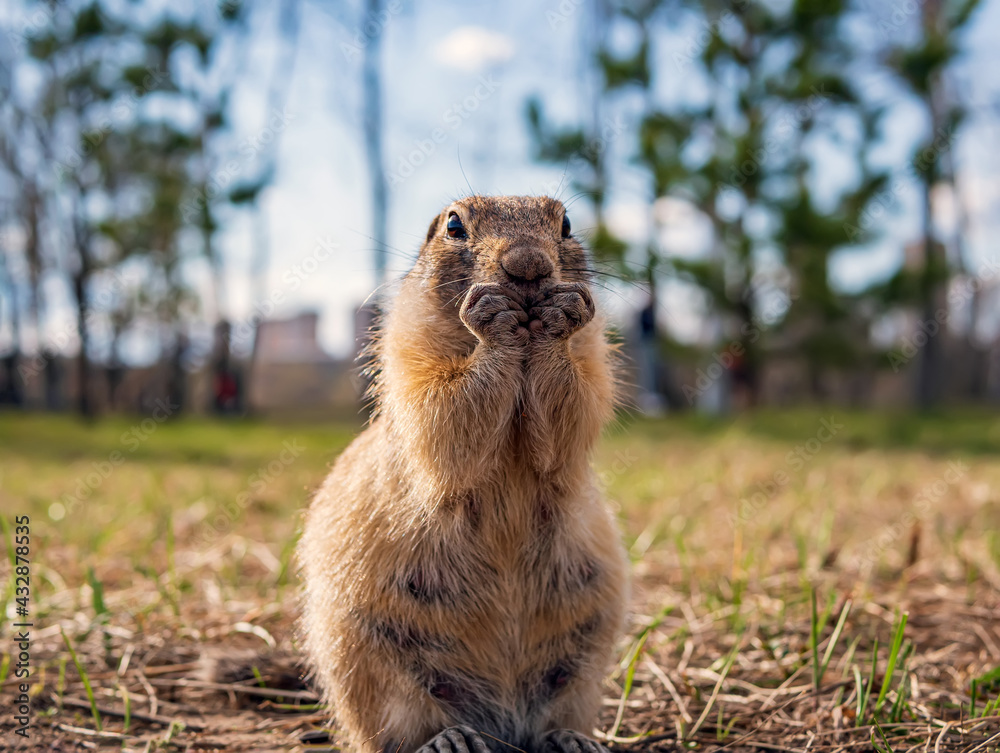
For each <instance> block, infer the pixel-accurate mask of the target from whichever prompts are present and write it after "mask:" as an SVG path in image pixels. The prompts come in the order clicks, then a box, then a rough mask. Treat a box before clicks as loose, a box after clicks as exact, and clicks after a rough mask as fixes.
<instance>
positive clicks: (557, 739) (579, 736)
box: [539, 729, 608, 753]
mask: <svg viewBox="0 0 1000 753" xmlns="http://www.w3.org/2000/svg"><path fill="white" fill-rule="evenodd" d="M539 750H540V753H608V749H607V748H605V747H604V746H603V745H601V744H600V743H599V742H597V741H596V740H592V739H591V738H589V737H587V736H586V735H584V734H583V733H582V732H576V731H575V730H571V729H557V730H552V731H551V732H549V733H547V734H546V735H545V737H544V738H543V740H542V744H541V746H540V747H539Z"/></svg>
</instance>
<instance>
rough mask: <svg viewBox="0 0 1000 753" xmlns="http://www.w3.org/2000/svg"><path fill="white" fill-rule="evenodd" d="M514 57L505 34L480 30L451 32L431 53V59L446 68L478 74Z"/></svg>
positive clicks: (511, 45)
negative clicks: (432, 56)
mask: <svg viewBox="0 0 1000 753" xmlns="http://www.w3.org/2000/svg"><path fill="white" fill-rule="evenodd" d="M513 56H514V41H513V40H512V39H511V38H510V37H508V36H507V35H506V34H501V33H500V32H496V31H490V30H489V29H484V28H483V27H481V26H462V27H460V28H458V29H455V30H454V31H453V32H451V33H450V34H449V35H448V36H446V37H445V38H444V39H442V40H441V42H440V43H439V44H438V45H437V47H436V48H435V49H434V59H435V60H436V61H437V62H439V63H441V64H442V65H446V66H448V67H449V68H457V69H458V70H461V71H466V72H468V73H479V72H480V71H482V70H484V69H485V68H487V67H489V66H490V65H494V64H496V63H504V62H506V61H508V60H510V59H511V58H512V57H513Z"/></svg>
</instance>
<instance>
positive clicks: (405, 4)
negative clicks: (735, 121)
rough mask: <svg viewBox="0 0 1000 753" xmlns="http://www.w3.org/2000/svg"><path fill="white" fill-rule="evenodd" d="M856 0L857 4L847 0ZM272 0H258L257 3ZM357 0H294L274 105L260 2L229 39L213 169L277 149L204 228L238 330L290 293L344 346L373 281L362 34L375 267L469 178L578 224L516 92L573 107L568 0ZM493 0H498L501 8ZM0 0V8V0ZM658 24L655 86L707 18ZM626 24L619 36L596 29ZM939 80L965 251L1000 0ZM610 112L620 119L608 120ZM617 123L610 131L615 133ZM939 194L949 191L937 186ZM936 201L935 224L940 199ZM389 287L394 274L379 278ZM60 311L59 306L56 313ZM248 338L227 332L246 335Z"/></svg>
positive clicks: (134, 348) (669, 310)
mask: <svg viewBox="0 0 1000 753" xmlns="http://www.w3.org/2000/svg"><path fill="white" fill-rule="evenodd" d="M0 4H2V2H0ZM863 4H864V3H863ZM276 5H277V4H276V3H274V4H270V5H268V4H264V6H263V7H265V8H268V7H272V8H273V7H274V6H276ZM360 5H361V4H360V3H358V2H356V1H355V2H340V1H338V0H302V9H303V10H302V12H303V16H302V21H301V31H300V35H299V38H298V43H297V49H296V62H295V69H294V75H293V76H292V78H291V80H290V81H289V82H288V87H287V93H286V94H287V96H286V104H285V106H284V107H283V108H280V112H267V111H266V93H265V92H266V84H265V83H264V82H266V81H267V76H268V75H269V70H270V66H271V64H272V62H273V60H274V56H275V55H276V54H277V53H278V49H279V48H278V43H277V38H276V34H275V33H274V31H273V30H274V29H275V28H276V26H277V24H276V19H275V17H274V13H273V12H270V13H269V12H268V11H267V10H265V12H263V13H258V14H257V15H256V16H255V24H256V34H255V37H256V38H257V40H258V41H257V42H256V43H255V44H254V46H253V48H252V49H250V50H241V51H239V54H240V55H241V56H242V58H241V59H240V62H239V64H240V65H241V67H244V68H245V71H246V76H245V78H244V81H243V83H242V84H241V85H240V86H239V87H238V89H237V91H236V95H235V97H234V99H233V103H232V105H233V112H234V114H235V117H234V119H233V122H234V123H235V131H236V132H235V135H234V142H235V143H236V145H237V153H238V154H239V157H238V159H237V161H236V163H235V168H234V169H233V166H232V165H230V166H229V167H228V168H227V169H224V170H220V172H219V175H217V176H216V177H217V178H218V179H219V180H220V181H223V180H226V179H227V178H235V179H238V178H239V177H240V176H241V175H244V176H246V175H252V174H254V171H255V169H256V168H257V167H259V162H258V161H259V160H260V159H261V158H262V156H263V155H264V154H266V153H267V150H269V149H273V148H276V149H277V163H276V164H277V172H276V176H275V180H274V182H273V184H272V185H271V186H269V187H268V188H267V189H265V191H264V193H263V194H262V197H261V202H260V206H261V207H262V211H263V215H262V216H261V217H258V218H253V217H250V216H248V215H247V213H246V212H234V213H233V214H232V217H231V219H232V221H231V222H230V223H229V225H228V226H227V228H226V229H225V230H224V231H223V232H222V234H221V236H220V241H221V244H222V248H223V250H224V255H225V258H226V260H227V267H228V270H229V272H228V274H227V279H226V285H225V288H226V296H225V298H226V301H225V310H226V313H227V314H228V315H229V317H230V318H231V319H232V320H233V321H234V322H235V327H236V330H237V333H239V332H240V331H244V332H249V331H250V328H249V327H248V326H247V323H248V322H249V321H251V319H252V317H254V316H255V315H256V316H260V315H262V314H263V315H267V316H271V317H274V316H277V317H282V316H290V315H294V314H295V313H298V312H300V311H305V310H315V311H318V312H319V313H320V315H321V319H320V321H321V324H320V340H321V345H322V346H323V347H324V348H325V349H326V351H327V352H329V353H330V354H332V355H335V356H338V357H343V356H347V355H350V354H351V352H352V350H353V337H354V327H353V323H352V317H353V311H354V309H355V308H356V307H357V306H358V305H359V304H361V303H362V302H363V301H365V300H366V299H367V298H368V297H369V295H370V294H371V293H372V291H373V288H374V285H375V272H374V269H375V267H374V252H373V248H374V244H373V241H372V240H371V233H372V231H371V226H370V202H369V182H368V176H367V168H366V165H365V161H364V150H363V137H362V130H361V87H360V79H361V66H360V63H361V55H360V53H359V45H364V44H366V43H367V40H368V39H370V38H371V37H372V35H375V34H377V35H379V38H380V40H381V42H382V51H383V71H384V76H383V81H384V103H383V113H384V122H385V125H386V130H385V133H384V144H385V163H386V164H385V167H386V172H387V174H388V176H389V182H390V212H389V218H390V221H389V241H390V242H389V245H390V250H389V271H390V277H393V278H398V277H399V276H400V275H402V274H403V273H405V271H406V270H407V269H408V268H409V266H410V264H411V263H412V259H413V258H414V256H415V254H416V251H417V249H418V246H419V243H420V241H421V239H422V238H423V236H424V234H425V232H426V229H427V226H428V224H429V223H430V221H431V219H432V218H433V217H434V216H435V215H436V214H437V213H438V212H439V211H440V210H441V209H442V208H443V207H444V206H446V205H447V204H448V203H449V202H450V201H452V200H453V199H455V198H457V197H460V196H462V195H467V194H468V193H470V192H473V191H474V192H476V193H489V194H503V193H511V194H543V193H544V194H553V195H557V196H559V197H560V198H564V199H566V200H567V202H569V204H570V216H571V217H572V218H574V227H575V228H585V227H586V225H587V222H588V220H589V217H588V216H587V207H586V201H577V200H575V199H574V197H573V194H572V191H571V189H570V186H569V183H570V180H569V177H568V176H567V175H565V174H564V170H563V169H562V167H560V166H552V165H542V164H538V163H537V162H535V161H534V160H533V159H532V143H531V140H530V137H529V134H528V130H527V121H526V118H525V107H526V102H527V100H528V98H529V97H531V96H537V97H539V98H540V99H541V100H542V102H543V104H544V107H545V111H546V114H547V115H549V116H551V117H552V118H553V119H555V120H557V121H561V122H564V123H572V122H574V121H576V120H577V119H579V118H580V117H584V116H586V114H587V108H588V107H589V105H588V104H587V100H586V95H587V93H588V82H587V81H585V80H584V81H582V80H581V78H580V70H581V61H582V56H583V54H584V52H583V51H584V48H585V44H584V42H585V41H586V38H587V37H586V35H587V34H588V33H589V32H588V25H587V23H586V20H587V16H586V14H587V10H588V7H589V2H585V0H511V1H510V2H505V3H503V4H502V5H501V4H498V3H492V2H484V1H483V0H472V1H469V2H458V1H457V0H426V1H423V2H414V1H413V0H386V7H387V11H386V13H385V14H384V16H383V17H382V18H380V19H375V20H372V19H368V18H364V17H362V15H361V14H360V8H359V6H360ZM910 6H913V7H914V8H915V7H916V5H915V0H914V2H913V3H889V2H881V1H879V0H868V2H867V4H866V7H867V8H868V9H869V12H870V13H871V14H873V16H874V17H876V18H880V19H884V21H885V23H884V24H883V25H882V26H881V27H878V26H872V25H871V24H868V25H861V26H859V28H857V29H856V33H857V34H858V35H860V36H859V38H860V39H862V40H864V39H865V38H866V37H865V35H867V38H868V41H870V42H872V43H874V42H876V41H878V40H877V35H878V34H886V33H889V34H894V33H897V31H898V33H901V34H902V33H905V30H906V28H907V25H908V24H909V23H910V21H912V19H911V18H908V17H907V14H908V13H909V11H908V10H907V8H909V7H910ZM501 8H502V10H501ZM0 15H2V14H0ZM678 22H679V29H678V30H677V31H676V32H675V33H673V34H672V36H671V38H670V39H669V40H668V44H667V47H666V48H665V49H666V51H667V53H668V54H667V58H666V59H667V60H672V61H674V62H673V63H672V64H669V63H666V62H665V63H664V64H665V66H666V68H665V70H663V71H661V74H663V75H661V76H660V79H661V81H662V86H663V87H664V91H665V92H666V96H674V95H677V96H680V94H682V93H684V92H687V93H690V90H691V87H697V86H698V82H697V80H696V78H694V77H692V76H691V75H690V74H689V71H690V69H689V68H686V67H685V66H684V65H682V64H681V63H678V62H677V61H678V60H679V59H681V58H678V57H676V54H677V53H681V54H682V55H683V54H691V53H692V52H693V53H694V54H697V52H698V51H699V50H700V48H699V44H701V43H702V42H700V41H699V40H703V39H704V29H703V28H702V26H700V25H699V24H698V23H697V22H696V21H695V20H694V17H693V16H692V17H689V18H681V19H679V21H678ZM612 42H613V43H614V42H621V43H627V42H628V40H627V39H614V38H613V39H612ZM964 45H965V49H966V50H967V51H968V52H967V55H966V58H965V59H964V60H963V62H962V63H961V64H960V66H959V67H958V70H957V76H956V80H957V81H959V82H960V84H961V86H962V87H963V88H964V89H965V90H966V91H967V92H968V96H969V98H970V99H971V100H972V101H973V102H974V103H975V104H976V105H977V107H979V108H980V109H979V110H977V111H976V112H975V114H974V115H973V118H972V119H971V120H970V122H969V124H967V128H966V133H967V136H966V137H965V138H963V139H961V140H960V141H959V142H958V143H957V148H956V158H957V160H958V169H959V174H960V176H961V178H960V180H961V183H960V188H961V190H962V191H963V194H964V195H965V197H966V201H967V204H968V206H969V208H970V211H971V215H972V216H971V218H970V221H971V228H972V235H971V248H972V255H973V258H975V259H976V260H977V262H978V263H984V262H985V261H987V260H988V259H990V258H996V257H997V255H998V252H997V250H996V248H995V245H994V244H993V242H992V240H991V239H992V238H994V237H996V234H997V231H1000V178H998V176H1000V164H998V163H1000V155H998V150H997V149H996V146H997V144H1000V131H998V125H997V123H998V122H1000V90H998V89H1000V81H998V77H997V76H996V75H995V71H997V70H998V69H1000V0H985V2H984V7H983V8H981V9H980V11H979V16H978V18H977V19H976V21H975V23H974V26H973V27H972V29H971V31H970V34H969V35H968V38H967V39H966V40H964ZM865 85H866V86H870V87H872V88H871V90H872V91H875V92H881V94H882V95H883V96H884V97H885V98H886V100H887V101H890V102H892V103H893V108H892V114H891V117H890V118H889V120H888V121H887V128H886V131H885V133H884V134H883V140H882V145H881V146H880V148H879V150H878V153H877V156H878V158H879V159H881V160H884V162H885V163H886V164H892V165H897V166H900V167H901V166H902V163H903V159H904V156H905V155H906V154H907V153H908V152H909V150H910V148H911V146H912V144H913V143H915V141H916V140H917V139H918V138H919V137H920V135H921V133H922V129H923V128H924V127H925V122H924V116H923V114H922V113H921V111H920V109H919V108H918V107H917V106H915V105H914V104H913V103H910V102H907V101H906V100H905V99H903V98H900V96H899V93H898V90H897V89H895V88H894V86H893V85H891V83H889V82H886V81H884V80H882V81H880V80H872V81H868V82H865ZM628 118H629V114H628V113H627V112H625V113H611V114H609V115H608V117H607V118H606V127H605V131H606V136H607V141H608V144H609V149H610V150H611V153H612V154H613V155H614V158H613V161H614V162H615V163H616V164H619V165H621V166H622V167H619V168H617V169H616V173H615V176H614V183H615V190H614V191H613V192H612V194H611V196H610V203H609V206H608V219H609V224H610V225H611V227H612V230H613V231H616V232H617V233H618V234H620V235H621V236H622V237H623V238H625V239H627V240H632V241H636V242H639V241H641V240H642V239H643V237H644V235H645V234H646V232H647V230H648V228H647V222H648V209H647V201H648V199H647V196H646V187H645V182H644V180H643V178H642V176H641V174H640V173H638V172H637V171H636V170H634V169H633V168H629V167H627V163H628V157H629V154H628V149H630V148H631V144H632V141H631V139H630V138H628V128H627V125H628V122H629V121H628ZM623 124H624V127H623ZM621 134H625V136H626V137H625V138H619V136H620V135H621ZM819 164H820V165H821V166H822V167H821V172H822V175H820V176H819V178H818V183H819V184H820V185H834V184H836V183H837V182H838V181H844V180H849V178H850V176H849V175H845V174H844V171H843V168H842V161H840V160H838V159H837V157H836V155H835V154H832V153H831V154H829V155H826V156H825V157H824V156H822V155H821V156H820V157H819ZM885 203H886V205H887V206H889V207H890V209H891V211H890V212H889V213H888V216H885V217H879V218H878V219H877V220H876V222H877V223H878V224H879V226H881V227H884V228H885V230H886V232H885V234H884V237H882V239H881V240H880V241H878V242H877V243H875V244H873V245H872V246H871V247H869V248H866V249H864V250H861V251H854V252H847V253H843V254H841V255H839V256H838V257H835V258H834V260H833V262H832V267H831V273H832V278H833V280H834V282H835V284H837V285H839V286H840V287H842V288H843V289H846V290H851V289H857V288H859V287H862V286H864V285H866V284H868V283H870V282H871V281H872V280H874V279H879V278H884V277H886V276H888V275H889V274H891V273H892V272H894V271H895V270H896V269H897V268H898V266H899V264H900V262H901V259H902V256H903V247H904V245H906V244H907V243H910V242H912V241H914V240H915V239H916V238H917V237H918V228H919V222H920V214H919V197H918V195H917V193H916V191H915V190H913V186H912V185H909V186H906V185H904V187H903V189H902V190H900V191H898V192H894V193H892V194H891V195H888V196H886V202H885ZM942 206H945V209H947V202H942ZM656 211H657V213H658V215H659V216H660V217H661V219H663V220H665V221H666V225H667V230H666V231H665V232H666V237H665V238H664V239H663V240H665V241H667V242H668V243H669V244H670V246H671V248H674V249H677V250H679V251H680V252H683V253H692V254H694V253H698V252H699V249H700V248H701V247H702V246H703V245H704V243H705V241H706V238H707V234H706V228H705V226H704V221H703V220H701V219H699V218H698V217H697V216H696V215H695V214H694V213H693V212H691V211H690V207H687V206H686V205H684V204H683V202H677V201H674V200H666V201H661V202H660V203H659V204H658V205H657V207H656ZM950 214H951V215H952V216H951V217H949V216H948V215H949V212H948V211H944V212H942V220H943V222H944V224H945V225H947V224H948V223H949V222H951V223H953V222H954V212H953V211H952V212H951V213H950ZM261 232H265V233H267V237H268V238H269V246H270V249H271V252H270V258H269V262H268V267H267V273H266V276H265V280H266V285H265V288H264V290H263V291H262V290H260V288H259V287H256V286H255V285H254V283H253V280H252V269H253V257H254V247H255V244H254V238H255V234H258V233H261ZM192 280H193V282H194V283H195V284H196V285H200V286H202V287H205V286H207V285H208V275H207V269H205V268H202V269H200V270H199V269H195V270H193V271H192ZM665 292H666V294H665V295H664V296H663V299H664V300H663V303H662V306H661V311H660V312H659V313H660V318H661V320H662V321H663V323H664V324H665V325H666V326H668V327H669V328H670V331H671V333H672V334H674V335H675V336H677V337H679V338H681V339H682V340H687V341H694V340H698V339H703V338H705V337H706V336H710V335H711V334H712V330H711V328H710V327H707V326H706V320H705V319H704V318H703V317H702V316H701V302H700V299H699V296H698V295H697V294H695V293H694V292H693V291H691V290H689V289H686V288H684V287H683V286H678V285H673V286H668V287H667V288H666V291H665ZM390 294H391V293H390ZM602 295H603V296H604V299H605V300H604V303H605V306H606V307H607V308H609V309H610V310H611V311H612V313H613V315H614V316H617V317H619V318H620V319H623V320H624V319H628V318H629V317H630V316H631V312H633V311H634V310H635V309H636V307H638V306H641V305H642V303H643V301H642V295H641V293H640V292H637V291H631V290H628V289H622V290H618V291H613V292H610V293H605V294H602ZM65 316H66V318H67V321H69V316H70V314H69V310H68V307H67V310H66V312H65ZM148 343H149V338H147V337H144V336H143V335H142V333H139V334H138V335H137V336H135V337H133V338H132V340H131V342H130V343H127V344H126V345H127V347H128V349H129V351H130V353H131V355H132V360H133V361H142V360H145V359H146V358H149V357H152V356H153V355H155V354H154V353H153V352H152V351H150V350H149V349H148ZM250 344H251V343H250V339H249V338H245V339H244V340H243V341H242V342H241V341H240V340H239V339H237V342H236V343H235V345H236V346H237V349H238V350H244V351H245V350H247V349H249V347H250Z"/></svg>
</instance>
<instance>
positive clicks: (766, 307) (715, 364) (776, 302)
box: [681, 278, 799, 405]
mask: <svg viewBox="0 0 1000 753" xmlns="http://www.w3.org/2000/svg"><path fill="white" fill-rule="evenodd" d="M769 285H771V282H770V280H767V279H764V278H761V280H760V281H751V285H750V289H751V294H750V297H751V298H752V299H753V300H756V301H761V303H760V304H759V306H758V308H757V309H756V310H755V312H754V315H753V317H752V319H751V320H750V321H749V322H744V323H743V324H742V325H741V326H740V336H739V337H738V338H735V339H732V340H730V341H729V342H728V343H727V344H726V346H725V347H724V348H722V349H721V350H717V351H715V352H714V353H713V354H712V363H711V364H709V365H708V366H706V367H699V368H698V369H696V370H695V372H694V374H695V381H694V384H690V383H687V384H684V385H682V386H681V392H682V393H683V394H684V398H685V399H686V400H687V402H688V405H694V404H695V401H696V400H697V399H698V398H699V397H701V396H702V395H703V394H705V392H707V391H708V390H709V389H710V388H711V387H712V385H713V384H715V383H716V382H717V381H719V380H720V379H721V378H722V377H723V375H724V374H726V372H728V371H729V370H730V369H732V368H733V367H734V366H736V365H737V364H738V363H740V362H741V361H742V360H743V359H744V358H746V357H747V355H748V354H747V349H748V346H751V345H753V344H754V343H756V342H757V341H758V340H760V338H761V337H762V335H763V330H764V328H765V327H768V326H770V325H772V324H774V323H775V322H776V321H778V319H779V318H780V317H781V315H782V314H783V313H785V311H786V310H787V308H788V306H789V305H791V304H792V303H794V302H795V301H797V300H798V299H799V294H798V293H797V292H796V291H795V290H794V289H792V288H791V287H789V289H788V290H787V291H782V296H778V295H761V291H762V289H764V288H765V287H767V286H769ZM784 299H787V301H788V302H787V304H786V303H784Z"/></svg>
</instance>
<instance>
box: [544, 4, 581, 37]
mask: <svg viewBox="0 0 1000 753" xmlns="http://www.w3.org/2000/svg"><path fill="white" fill-rule="evenodd" d="M586 3H587V0H561V2H560V3H559V5H557V6H556V7H555V8H554V9H550V10H547V11H546V12H545V20H546V21H548V22H549V28H550V29H552V30H553V31H555V30H556V29H558V28H559V27H560V26H562V25H563V24H564V23H566V22H567V21H569V20H570V18H572V17H573V15H575V14H576V12H577V11H578V10H580V8H582V7H583V6H584V5H586Z"/></svg>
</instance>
